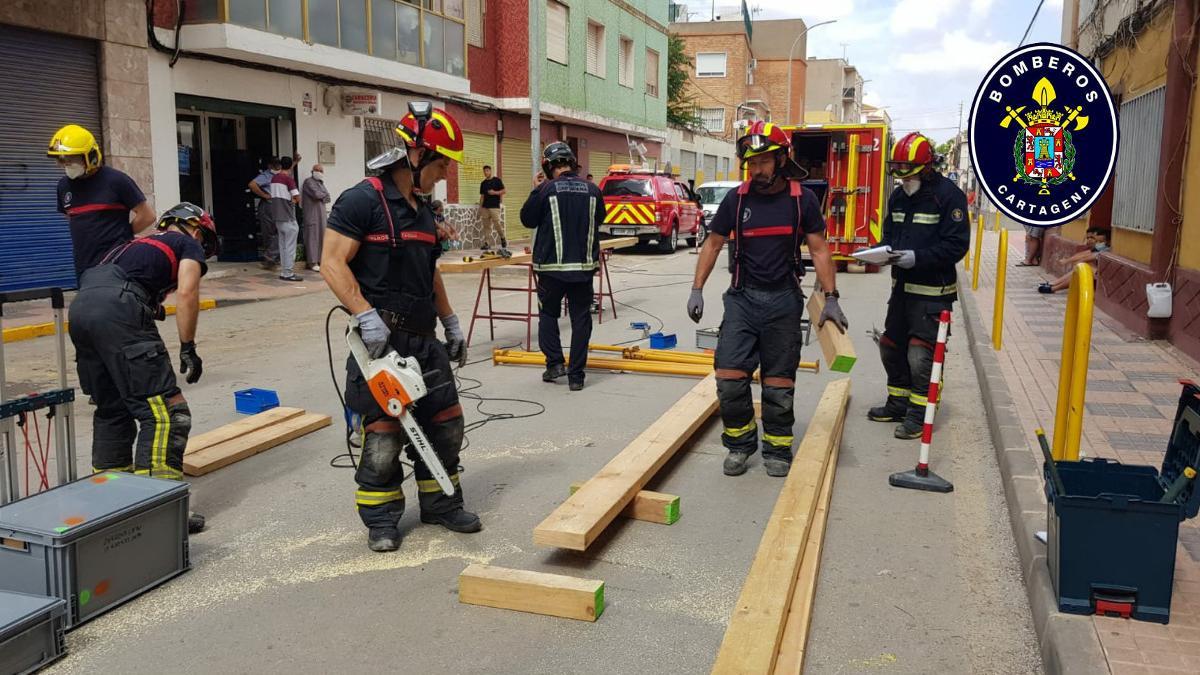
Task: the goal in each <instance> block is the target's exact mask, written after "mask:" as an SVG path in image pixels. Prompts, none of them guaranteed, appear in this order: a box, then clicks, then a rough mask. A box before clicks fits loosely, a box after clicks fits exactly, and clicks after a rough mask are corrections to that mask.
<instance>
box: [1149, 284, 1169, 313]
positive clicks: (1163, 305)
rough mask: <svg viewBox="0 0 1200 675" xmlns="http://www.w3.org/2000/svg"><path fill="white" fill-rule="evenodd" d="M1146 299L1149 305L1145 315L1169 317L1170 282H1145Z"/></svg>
mask: <svg viewBox="0 0 1200 675" xmlns="http://www.w3.org/2000/svg"><path fill="white" fill-rule="evenodd" d="M1146 301H1147V303H1148V304H1149V305H1150V307H1149V308H1148V309H1147V310H1146V316H1147V317H1149V318H1151V319H1169V318H1171V284H1146Z"/></svg>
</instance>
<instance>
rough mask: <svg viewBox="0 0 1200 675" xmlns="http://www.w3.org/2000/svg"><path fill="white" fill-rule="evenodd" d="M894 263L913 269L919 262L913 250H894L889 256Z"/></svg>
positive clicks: (903, 267)
mask: <svg viewBox="0 0 1200 675" xmlns="http://www.w3.org/2000/svg"><path fill="white" fill-rule="evenodd" d="M889 260H890V261H891V262H892V264H893V265H896V266H897V267H900V268H902V269H906V270H909V269H912V268H913V265H916V264H917V254H916V253H915V252H913V251H892V256H891V257H890V258H889Z"/></svg>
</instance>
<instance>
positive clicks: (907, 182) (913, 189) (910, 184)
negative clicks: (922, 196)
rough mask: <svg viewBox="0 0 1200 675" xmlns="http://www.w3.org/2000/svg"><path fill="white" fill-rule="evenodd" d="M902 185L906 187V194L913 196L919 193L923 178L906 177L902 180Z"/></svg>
mask: <svg viewBox="0 0 1200 675" xmlns="http://www.w3.org/2000/svg"><path fill="white" fill-rule="evenodd" d="M900 187H902V188H904V194H906V195H908V196H909V197H911V196H913V195H915V194H916V193H917V190H920V189H921V179H920V178H905V179H904V180H901V181H900Z"/></svg>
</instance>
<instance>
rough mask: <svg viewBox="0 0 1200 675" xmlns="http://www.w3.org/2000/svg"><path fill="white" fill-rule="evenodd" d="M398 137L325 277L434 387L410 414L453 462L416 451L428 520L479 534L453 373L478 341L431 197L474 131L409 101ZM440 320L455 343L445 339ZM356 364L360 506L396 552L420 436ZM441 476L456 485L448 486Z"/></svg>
mask: <svg viewBox="0 0 1200 675" xmlns="http://www.w3.org/2000/svg"><path fill="white" fill-rule="evenodd" d="M396 133H397V135H398V136H399V141H400V145H399V146H398V147H396V148H394V149H392V150H390V151H388V152H386V153H384V154H383V155H380V156H379V157H376V158H374V159H372V160H370V161H369V162H368V163H367V168H368V169H370V170H372V171H379V172H380V173H379V176H378V177H377V178H368V179H366V180H364V181H363V182H362V183H359V184H358V185H356V186H354V187H352V188H350V189H348V190H346V191H345V192H343V193H342V195H341V196H340V197H338V200H337V202H336V203H335V204H334V206H333V210H332V212H331V213H330V214H329V221H328V225H327V229H326V231H325V240H324V250H323V252H322V261H321V276H322V277H324V279H325V282H326V283H327V284H328V285H329V288H330V290H332V291H333V293H334V295H336V296H337V298H338V300H339V301H341V303H342V305H344V306H345V307H346V308H347V309H348V310H349V311H350V312H351V313H352V314H353V315H354V317H355V322H354V323H356V324H357V328H355V329H354V330H356V331H358V332H359V333H360V334H361V338H362V343H363V344H364V345H365V347H366V350H367V351H368V352H369V356H370V358H371V359H376V358H379V357H383V356H384V355H385V354H388V355H389V356H393V357H395V356H397V355H398V356H399V357H406V358H407V359H410V360H411V361H412V362H414V363H415V364H417V366H418V367H419V370H420V373H419V374H418V376H420V375H423V378H424V383H425V386H426V387H427V390H428V393H427V394H426V395H425V396H424V397H422V398H421V399H420V400H419V401H416V403H415V405H412V406H410V408H411V412H408V413H406V414H409V415H412V416H414V417H415V421H416V423H417V425H419V428H420V430H419V431H418V432H417V433H418V434H420V433H421V432H422V431H423V436H424V437H425V438H424V439H422V440H425V439H427V441H428V442H427V443H425V444H424V445H427V446H428V445H431V446H432V451H431V452H430V454H433V453H436V455H435V456H436V458H437V459H438V460H439V461H440V464H441V466H440V467H434V469H433V470H431V468H430V467H429V466H428V465H427V464H426V461H425V460H424V459H423V456H422V455H423V453H421V452H419V451H414V449H413V448H412V447H411V446H410V450H409V457H410V459H411V460H412V462H413V468H414V472H415V474H416V478H417V491H418V495H419V499H420V509H421V522H423V523H429V524H438V525H442V526H443V527H446V528H447V529H449V530H452V531H454V532H478V531H479V530H480V529H482V525H481V524H480V522H479V517H478V516H476V515H475V514H474V513H471V512H469V511H467V510H466V509H464V508H463V495H462V490H461V487H459V485H458V456H459V451H460V450H461V448H462V442H463V411H462V406H461V405H460V404H459V401H458V391H457V389H456V388H455V384H454V375H453V373H452V372H451V370H450V364H451V362H452V361H453V362H457V363H458V364H459V366H460V367H461V366H462V365H463V364H465V362H466V358H467V350H466V338H465V337H464V335H463V332H462V328H461V327H460V326H459V321H458V318H457V317H456V316H455V314H454V310H453V309H452V308H451V307H450V301H449V298H448V297H447V295H446V290H445V287H444V285H443V284H442V278H441V275H440V273H439V272H438V269H437V258H438V255H439V254H440V253H441V246H440V245H439V241H438V239H439V232H438V228H437V225H436V222H435V220H434V213H433V209H432V208H430V197H429V195H430V193H432V191H433V188H434V185H436V184H437V183H438V181H441V180H444V179H445V178H446V174H447V172H448V171H449V168H450V162H452V161H453V162H462V158H463V134H462V130H461V129H460V128H459V126H458V122H456V121H455V120H454V118H453V117H451V116H450V115H449V114H447V113H446V112H445V111H444V110H439V109H434V108H433V107H432V106H430V104H429V103H425V102H420V103H412V104H410V105H409V114H408V115H406V116H405V117H404V119H403V120H401V122H400V126H398V127H397V128H396ZM439 321H440V322H441V324H442V328H443V331H444V335H445V339H446V341H445V344H443V343H442V342H440V341H438V339H437V338H436V335H435V329H436V326H437V323H438V322H439ZM393 350H394V352H395V354H391V352H392V351H393ZM346 371H347V372H346V405H347V406H348V407H349V408H350V409H351V410H352V411H354V412H356V413H358V414H360V415H361V416H362V418H363V427H364V434H363V446H362V458H361V461H360V462H359V464H358V470H357V472H356V474H355V480H356V481H357V483H358V490H357V492H356V493H355V503H356V504H357V507H358V514H359V516H360V517H361V518H362V521H363V524H365V525H366V526H367V528H368V546H369V548H370V549H371V550H372V551H380V552H383V551H395V550H396V549H397V548H399V546H400V531H399V529H398V524H399V522H400V517H401V515H403V513H404V493H403V491H402V490H401V483H402V482H403V480H404V472H403V469H402V468H401V464H400V451H401V448H403V447H404V446H405V445H406V443H407V441H408V438H409V437H408V436H406V435H405V431H404V427H403V425H402V423H401V422H402V420H401V419H400V418H398V417H397V416H394V415H389V414H388V412H387V411H385V410H384V409H383V408H381V407H380V405H379V403H377V402H376V398H375V397H374V396H373V394H372V391H371V390H370V389H369V388H368V387H367V382H366V380H365V378H364V375H363V369H362V368H360V366H359V363H358V360H357V359H356V358H354V357H353V356H352V357H351V358H350V359H348V360H347V365H346ZM443 469H444V471H443ZM435 472H436V473H440V474H441V475H442V476H444V477H445V480H447V482H448V483H452V484H453V485H452V489H444V488H443V486H442V485H441V484H440V483H439V481H438V480H437V479H436V477H435Z"/></svg>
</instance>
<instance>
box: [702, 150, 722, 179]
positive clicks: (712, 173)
mask: <svg viewBox="0 0 1200 675" xmlns="http://www.w3.org/2000/svg"><path fill="white" fill-rule="evenodd" d="M704 175H705V176H708V180H724V178H723V177H722V176H720V175H718V174H717V157H716V155H705V156H704Z"/></svg>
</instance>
